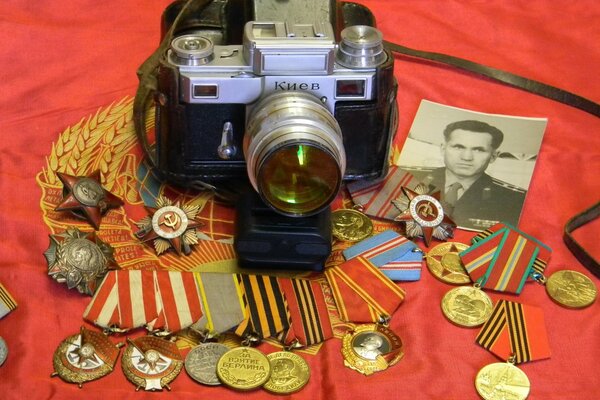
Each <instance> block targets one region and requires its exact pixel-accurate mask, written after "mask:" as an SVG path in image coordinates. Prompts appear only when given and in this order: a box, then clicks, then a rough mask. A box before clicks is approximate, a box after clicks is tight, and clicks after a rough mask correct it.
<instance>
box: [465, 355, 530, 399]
mask: <svg viewBox="0 0 600 400" xmlns="http://www.w3.org/2000/svg"><path fill="white" fill-rule="evenodd" d="M530 387H531V384H530V383H529V378H527V375H525V373H524V372H523V371H521V370H520V369H519V368H517V367H515V366H514V365H513V364H511V363H509V362H505V363H493V364H489V365H486V366H485V367H483V368H482V369H481V370H480V371H479V372H478V373H477V376H476V377H475V388H476V389H477V393H479V395H480V396H481V397H482V398H483V399H484V400H503V399H514V400H525V399H526V398H527V396H529V390H530Z"/></svg>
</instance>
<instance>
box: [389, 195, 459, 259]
mask: <svg viewBox="0 0 600 400" xmlns="http://www.w3.org/2000/svg"><path fill="white" fill-rule="evenodd" d="M402 193H403V196H400V197H398V198H396V199H395V200H392V204H394V206H395V207H396V208H397V209H398V210H399V211H400V213H401V214H400V215H399V216H397V217H396V218H395V221H399V222H402V223H404V225H405V228H406V236H407V237H409V238H413V237H422V238H423V241H424V242H425V246H427V247H429V244H430V243H431V239H432V238H436V239H438V240H441V241H446V240H447V239H448V238H451V237H452V236H453V230H454V228H455V227H456V224H455V223H454V221H452V219H450V217H449V216H448V215H446V213H445V212H444V209H443V208H442V203H440V196H441V192H436V193H433V194H427V188H426V187H425V186H423V185H418V186H417V187H416V188H415V189H414V190H411V189H408V188H406V187H403V188H402Z"/></svg>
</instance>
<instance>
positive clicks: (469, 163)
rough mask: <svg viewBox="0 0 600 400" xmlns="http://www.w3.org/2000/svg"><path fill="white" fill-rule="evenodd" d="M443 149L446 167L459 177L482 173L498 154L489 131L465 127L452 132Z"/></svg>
mask: <svg viewBox="0 0 600 400" xmlns="http://www.w3.org/2000/svg"><path fill="white" fill-rule="evenodd" d="M441 149H442V156H443V157H444V164H445V165H446V168H447V169H448V170H449V171H450V172H452V173H453V174H454V175H455V176H456V177H457V178H471V177H474V176H477V175H480V174H482V173H483V172H484V171H485V170H486V169H487V167H488V165H489V164H490V163H492V162H494V160H495V159H496V156H497V151H496V150H495V149H494V148H493V147H492V136H491V135H490V134H489V133H486V132H472V131H467V130H464V129H457V130H455V131H453V132H451V133H450V136H449V138H448V141H447V142H444V143H442V145H441Z"/></svg>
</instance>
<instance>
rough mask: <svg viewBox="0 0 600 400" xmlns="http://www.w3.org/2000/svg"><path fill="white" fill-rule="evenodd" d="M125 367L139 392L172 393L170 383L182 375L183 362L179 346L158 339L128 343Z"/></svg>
mask: <svg viewBox="0 0 600 400" xmlns="http://www.w3.org/2000/svg"><path fill="white" fill-rule="evenodd" d="M127 342H128V344H129V346H127V348H126V349H125V351H124V352H123V357H122V358H121V367H122V368H123V373H124V374H125V376H126V377H127V379H128V380H129V381H130V382H131V383H133V384H134V385H135V386H136V389H135V390H136V391H138V390H140V388H143V389H144V390H152V391H154V390H162V389H163V388H166V389H167V390H171V388H170V387H169V383H170V382H171V381H173V379H175V378H176V377H177V375H179V372H180V371H181V368H182V367H183V358H182V356H181V353H180V352H179V349H178V348H177V345H176V344H175V343H173V342H171V341H169V340H165V339H161V338H158V337H155V336H142V337H139V338H137V339H127Z"/></svg>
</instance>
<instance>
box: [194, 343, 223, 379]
mask: <svg viewBox="0 0 600 400" xmlns="http://www.w3.org/2000/svg"><path fill="white" fill-rule="evenodd" d="M227 351H229V347H227V346H225V345H224V344H220V343H200V344H199V345H198V346H196V347H194V348H193V349H192V350H191V351H190V352H189V353H188V354H187V356H186V357H185V371H186V372H187V373H188V375H189V376H190V377H191V378H192V379H193V380H195V381H196V382H198V383H202V384H203V385H210V386H216V385H220V384H221V381H220V380H219V377H218V376H217V361H219V358H221V356H222V355H223V354H225V353H227Z"/></svg>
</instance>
